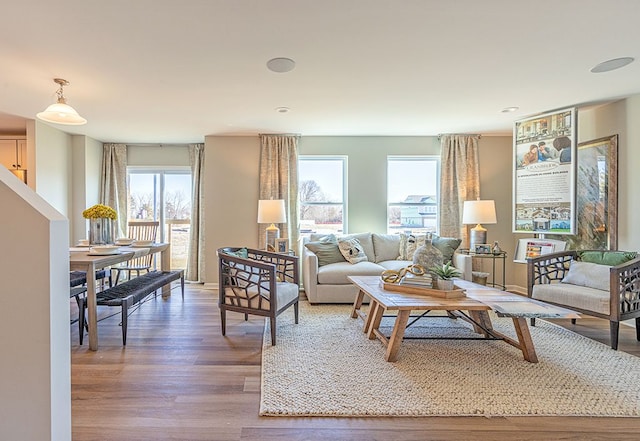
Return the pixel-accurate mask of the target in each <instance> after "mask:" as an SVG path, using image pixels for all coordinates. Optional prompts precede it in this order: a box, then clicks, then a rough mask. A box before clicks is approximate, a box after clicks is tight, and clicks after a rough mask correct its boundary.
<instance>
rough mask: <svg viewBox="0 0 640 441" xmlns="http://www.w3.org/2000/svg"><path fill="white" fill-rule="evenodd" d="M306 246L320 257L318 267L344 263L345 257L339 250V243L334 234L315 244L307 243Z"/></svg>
mask: <svg viewBox="0 0 640 441" xmlns="http://www.w3.org/2000/svg"><path fill="white" fill-rule="evenodd" d="M304 246H305V247H307V249H309V250H310V251H312V252H313V253H315V255H316V256H318V266H324V265H329V264H330V263H338V262H344V257H342V253H341V252H340V249H339V248H338V241H337V240H336V237H335V236H334V235H333V234H330V235H328V236H325V237H323V238H322V239H320V240H318V241H315V242H307V243H306V244H304Z"/></svg>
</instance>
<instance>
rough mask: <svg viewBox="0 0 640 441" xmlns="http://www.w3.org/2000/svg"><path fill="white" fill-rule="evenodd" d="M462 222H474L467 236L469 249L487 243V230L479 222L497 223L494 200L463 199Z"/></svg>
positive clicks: (472, 249) (471, 249)
mask: <svg viewBox="0 0 640 441" xmlns="http://www.w3.org/2000/svg"><path fill="white" fill-rule="evenodd" d="M462 223H463V224H476V226H475V227H473V228H472V229H471V236H470V238H469V250H470V251H474V250H475V246H476V245H478V244H485V243H487V230H486V228H484V227H483V226H482V225H480V224H495V223H497V219H496V204H495V202H494V201H491V200H486V201H481V200H479V199H478V200H477V201H464V206H463V208H462Z"/></svg>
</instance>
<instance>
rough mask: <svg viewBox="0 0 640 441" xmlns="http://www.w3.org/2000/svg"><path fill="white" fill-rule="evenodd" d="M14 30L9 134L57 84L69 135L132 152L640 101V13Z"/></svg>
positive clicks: (501, 7) (429, 130) (41, 24)
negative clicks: (142, 146)
mask: <svg viewBox="0 0 640 441" xmlns="http://www.w3.org/2000/svg"><path fill="white" fill-rule="evenodd" d="M2 16H3V20H2V25H1V26H0V65H1V66H2V68H1V69H0V131H2V132H4V133H6V132H7V131H11V130H16V129H18V128H20V127H22V128H23V127H24V118H28V119H33V118H34V115H35V114H36V113H37V112H40V111H42V110H43V109H44V108H45V107H46V106H47V105H49V104H51V103H52V102H54V101H55V90H56V88H57V85H56V84H54V83H53V81H52V79H53V78H54V77H61V78H65V79H67V80H69V81H70V83H71V84H70V86H68V87H66V88H65V96H66V98H67V100H68V103H69V104H71V105H72V106H73V107H75V108H76V110H78V112H79V113H80V114H81V115H82V116H84V117H85V118H87V119H88V120H89V123H88V124H86V125H85V126H76V127H72V126H57V127H59V128H62V129H63V130H65V131H68V132H70V133H79V134H85V135H88V136H90V137H92V138H95V139H97V140H100V141H105V142H107V141H112V142H130V143H134V142H139V143H187V142H202V141H203V140H204V137H205V136H206V135H243V134H256V133H282V132H288V133H299V134H301V135H303V136H312V135H378V136H381V135H414V136H415V135H437V134H440V133H462V132H465V133H482V134H497V133H503V134H508V133H511V130H512V122H513V120H514V119H519V118H522V117H524V116H528V115H532V114H535V113H540V112H545V111H550V110H554V109H558V108H563V107H568V106H573V105H587V104H594V103H596V104H597V103H600V102H603V101H610V100H615V99H619V98H623V97H626V96H629V95H633V94H638V93H640V26H638V19H639V18H640V0H608V1H602V0H561V1H558V0H535V1H531V0H528V1H524V0H482V1H478V0H235V1H234V0H182V1H178V0H109V1H97V0H58V1H53V2H52V1H50V0H46V1H45V0H20V1H18V0H13V3H12V4H8V5H7V4H5V5H3V6H2ZM625 56H629V57H634V58H636V61H635V62H634V63H632V64H631V65H629V66H627V67H625V68H623V69H620V70H617V71H613V72H608V73H601V74H592V73H590V72H589V69H590V68H591V67H593V66H594V65H595V64H597V63H599V62H602V61H604V60H607V59H611V58H617V57H625ZM273 57H290V58H292V59H294V60H295V61H296V68H295V69H294V70H293V71H292V72H289V73H283V74H278V73H273V72H271V71H269V70H267V68H266V62H267V61H268V60H269V59H271V58H273ZM281 106H286V107H289V108H290V109H291V111H290V112H289V113H278V112H276V110H275V109H276V108H277V107H281ZM508 106H519V107H520V110H519V111H518V112H516V113H511V114H505V113H501V112H500V110H501V109H503V108H505V107H508ZM23 130H24V129H23Z"/></svg>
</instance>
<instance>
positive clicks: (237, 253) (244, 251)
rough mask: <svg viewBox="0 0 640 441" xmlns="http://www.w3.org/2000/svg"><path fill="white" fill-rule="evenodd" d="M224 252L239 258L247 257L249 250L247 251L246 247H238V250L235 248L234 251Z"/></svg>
mask: <svg viewBox="0 0 640 441" xmlns="http://www.w3.org/2000/svg"><path fill="white" fill-rule="evenodd" d="M225 254H228V255H229V256H233V257H239V258H241V259H247V258H249V252H248V251H247V249H246V248H240V249H239V250H236V251H227V252H226V253H225Z"/></svg>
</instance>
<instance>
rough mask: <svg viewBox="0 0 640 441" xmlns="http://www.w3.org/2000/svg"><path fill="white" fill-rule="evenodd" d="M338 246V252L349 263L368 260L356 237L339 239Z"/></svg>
mask: <svg viewBox="0 0 640 441" xmlns="http://www.w3.org/2000/svg"><path fill="white" fill-rule="evenodd" d="M338 248H340V252H341V253H342V255H343V256H344V258H345V259H347V261H348V262H349V263H358V262H366V261H367V260H369V259H367V255H366V254H365V253H364V249H363V248H362V245H361V244H360V241H359V240H358V239H355V238H351V239H339V240H338Z"/></svg>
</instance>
